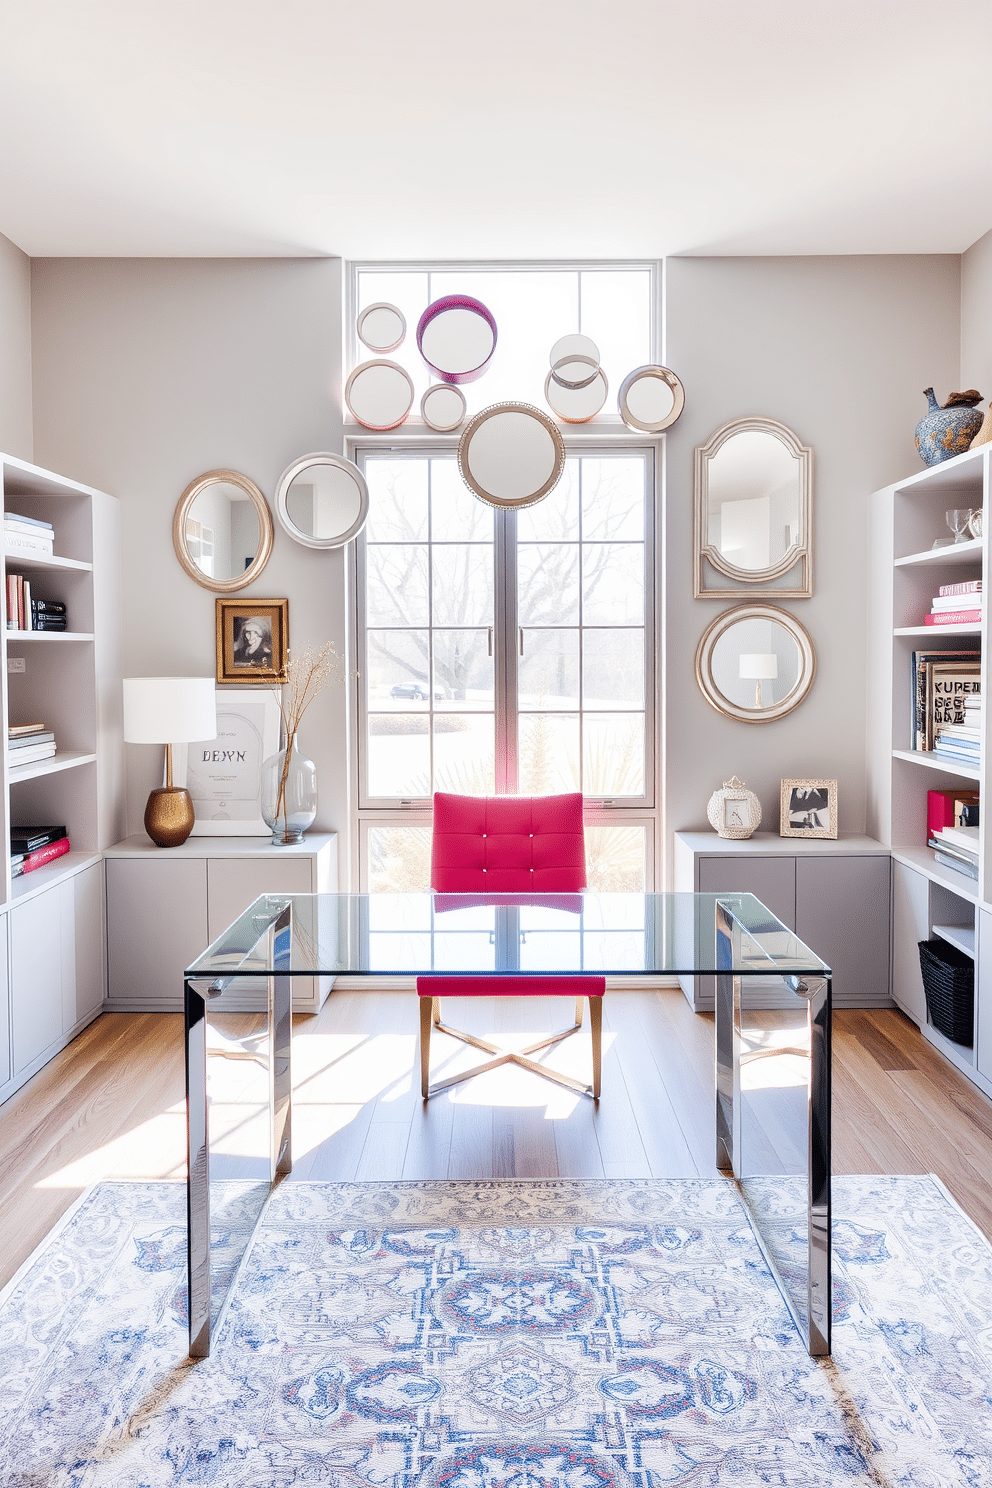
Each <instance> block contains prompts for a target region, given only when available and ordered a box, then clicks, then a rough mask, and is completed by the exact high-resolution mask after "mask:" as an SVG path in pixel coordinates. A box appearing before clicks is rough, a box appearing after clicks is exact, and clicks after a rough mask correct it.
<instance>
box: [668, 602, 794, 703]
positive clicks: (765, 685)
mask: <svg viewBox="0 0 992 1488" xmlns="http://www.w3.org/2000/svg"><path fill="white" fill-rule="evenodd" d="M815 675H816V653H815V652H814V650H813V642H812V641H811V640H810V638H809V635H808V634H807V632H806V630H805V629H804V627H803V626H802V625H800V623H799V621H798V620H797V619H796V618H795V616H793V615H790V614H789V613H788V612H787V611H786V610H780V609H779V608H778V606H777V605H760V604H756V605H740V606H739V607H738V608H737V609H734V610H725V611H724V612H723V614H722V615H717V617H716V619H715V620H714V621H713V622H712V624H710V625H708V626H707V628H706V630H705V631H704V632H703V636H702V639H701V640H700V642H699V645H698V647H697V648H696V681H697V682H698V683H699V688H700V691H701V692H702V694H703V697H704V698H705V699H706V701H707V702H708V703H709V704H710V706H711V707H713V708H715V709H716V710H717V712H718V713H722V714H723V715H724V717H726V718H737V719H739V720H740V721H741V722H742V723H771V722H772V720H773V719H776V718H784V716H785V715H786V713H791V712H792V710H793V708H798V706H799V704H800V703H801V702H802V700H803V698H804V697H805V696H806V694H807V693H808V692H809V690H810V688H811V687H812V685H813V678H814V676H815Z"/></svg>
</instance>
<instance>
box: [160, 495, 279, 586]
mask: <svg viewBox="0 0 992 1488" xmlns="http://www.w3.org/2000/svg"><path fill="white" fill-rule="evenodd" d="M272 530H273V529H272V513H271V512H270V511H269V507H268V503H267V501H266V500H265V497H264V496H263V495H262V493H261V491H260V490H259V489H258V487H257V486H256V485H255V482H254V481H251V480H249V479H248V477H247V476H246V475H239V473H238V472H237V471H236V470H208V471H207V472H206V473H205V474H204V475H198V476H197V478H196V480H194V481H190V483H189V485H188V486H187V487H186V489H185V491H184V492H183V494H182V495H181V496H180V498H179V502H178V504H177V506H176V512H175V516H174V517H173V521H172V544H173V547H174V548H175V550H176V557H177V558H178V559H179V562H180V563H181V564H182V566H183V568H184V569H185V570H186V572H187V573H188V574H189V576H190V578H191V579H195V580H196V582H197V583H198V584H202V585H203V587H204V589H212V590H214V591H215V592H216V593H218V594H230V593H233V592H234V591H235V590H237V589H244V588H245V587H246V585H248V584H251V583H253V582H254V580H255V579H257V578H258V576H259V574H260V573H261V572H262V569H263V568H264V567H265V565H266V563H267V562H268V561H269V554H270V553H271V552H272Z"/></svg>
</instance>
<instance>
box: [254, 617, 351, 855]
mask: <svg viewBox="0 0 992 1488" xmlns="http://www.w3.org/2000/svg"><path fill="white" fill-rule="evenodd" d="M343 676H344V667H343V664H342V661H341V658H340V656H339V655H338V653H337V651H336V650H335V648H334V643H333V642H332V641H325V642H324V644H323V645H322V646H321V647H320V649H319V650H316V649H315V648H314V647H313V646H307V647H306V649H305V650H303V651H301V652H300V653H299V654H298V655H294V654H293V653H292V652H290V654H289V658H288V660H287V663H286V669H285V673H284V680H283V683H282V686H281V687H274V688H273V689H272V690H273V693H274V695H275V699H276V702H277V703H278V704H279V715H280V718H281V719H282V733H283V747H282V749H281V750H280V752H279V754H278V755H275V756H274V757H273V759H272V760H270V761H266V766H272V767H274V768H275V771H276V772H277V776H270V777H269V778H270V779H271V781H272V787H271V788H270V790H267V789H265V788H264V787H263V806H262V814H263V816H264V817H265V820H266V821H267V822H268V823H269V825H270V826H271V828H272V840H273V842H277V843H283V844H286V843H291V842H299V841H301V840H302V837H303V832H304V831H305V830H306V827H307V826H309V825H310V823H311V822H312V821H313V819H314V817H315V816H316V812H317V794H316V772H315V770H314V767H313V764H312V762H311V761H310V760H302V759H301V758H300V757H299V756H298V755H297V754H296V753H295V749H296V733H297V730H298V729H299V726H300V721H301V719H302V718H303V715H304V713H305V712H306V711H307V709H308V708H309V706H310V704H311V703H312V702H313V700H314V698H316V697H318V696H319V694H320V693H321V692H323V690H324V688H325V687H326V686H327V685H328V683H330V682H337V681H340V680H341V679H342V678H343ZM294 764H295V766H296V774H295V775H294V776H293V780H292V784H293V789H292V790H289V789H287V787H288V785H289V783H290V777H291V772H292V771H293V768H294ZM266 766H263V772H264V771H265V769H266ZM290 797H292V800H291V799H290ZM273 798H274V799H273ZM298 798H299V799H298ZM304 798H305V799H304Z"/></svg>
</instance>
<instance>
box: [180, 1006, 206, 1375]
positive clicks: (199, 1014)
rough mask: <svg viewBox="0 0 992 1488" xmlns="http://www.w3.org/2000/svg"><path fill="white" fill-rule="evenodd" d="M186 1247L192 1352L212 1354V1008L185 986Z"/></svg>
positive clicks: (196, 1356)
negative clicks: (209, 1099)
mask: <svg viewBox="0 0 992 1488" xmlns="http://www.w3.org/2000/svg"><path fill="white" fill-rule="evenodd" d="M184 1005H185V1044H186V1160H187V1164H188V1166H187V1170H186V1171H187V1175H188V1176H187V1182H186V1244H187V1273H186V1274H187V1285H188V1289H189V1299H188V1300H189V1353H190V1358H191V1359H205V1358H206V1357H207V1355H208V1354H209V1352H210V1152H209V1147H208V1133H207V1008H206V1000H205V998H204V995H203V993H202V992H200V991H199V990H198V989H197V987H196V984H195V983H193V982H186V983H185V996H184Z"/></svg>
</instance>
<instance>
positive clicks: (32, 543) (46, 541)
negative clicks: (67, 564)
mask: <svg viewBox="0 0 992 1488" xmlns="http://www.w3.org/2000/svg"><path fill="white" fill-rule="evenodd" d="M3 545H4V550H5V552H8V553H40V554H41V556H42V557H43V558H51V557H52V556H53V555H54V553H55V528H54V527H53V526H52V524H51V522H39V521H38V519H37V517H22V516H21V514H20V512H4V514H3Z"/></svg>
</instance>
